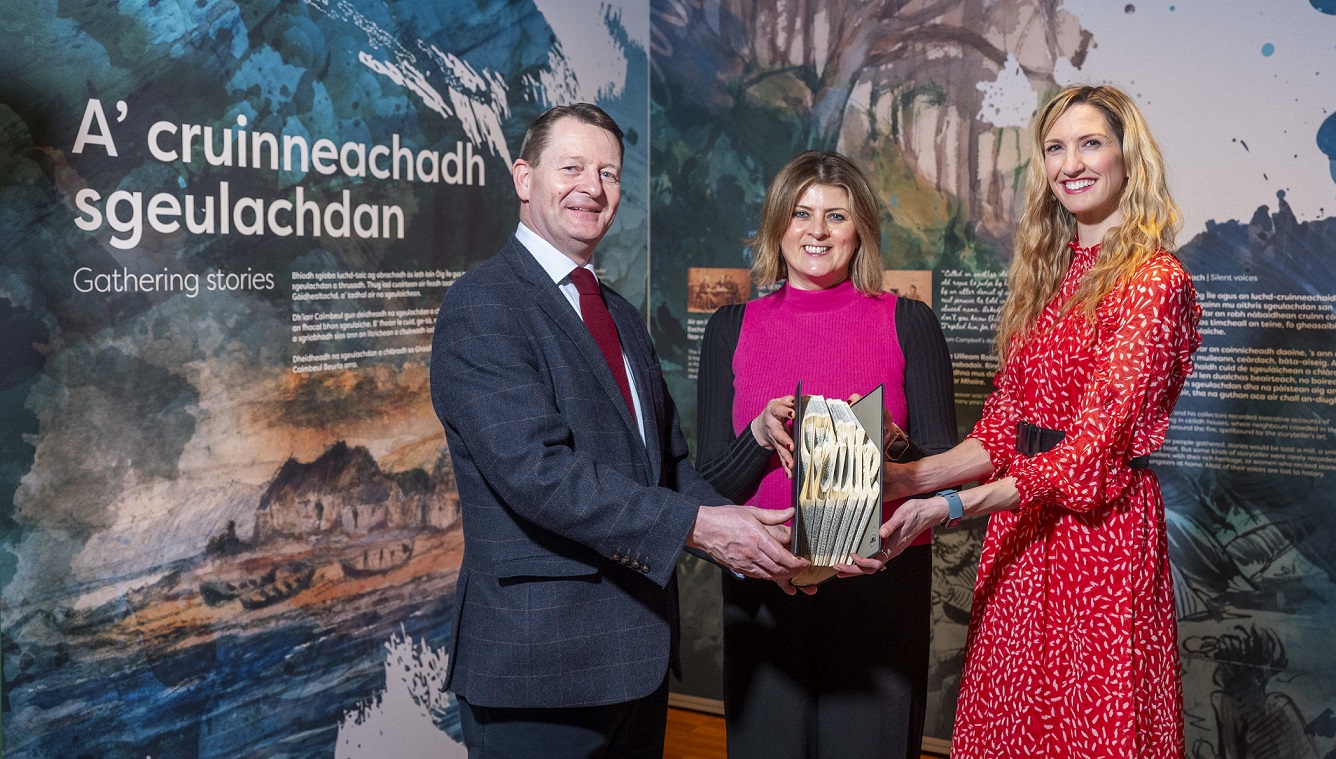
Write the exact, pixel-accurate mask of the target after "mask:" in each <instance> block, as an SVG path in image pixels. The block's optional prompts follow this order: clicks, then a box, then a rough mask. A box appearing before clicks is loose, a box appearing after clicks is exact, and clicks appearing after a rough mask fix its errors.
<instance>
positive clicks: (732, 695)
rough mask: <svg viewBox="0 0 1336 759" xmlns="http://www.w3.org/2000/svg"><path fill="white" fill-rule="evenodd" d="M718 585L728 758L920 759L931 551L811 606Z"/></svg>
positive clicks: (765, 590) (922, 549)
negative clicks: (721, 597)
mask: <svg viewBox="0 0 1336 759" xmlns="http://www.w3.org/2000/svg"><path fill="white" fill-rule="evenodd" d="M723 583H724V587H723V595H724V717H725V720H726V723H727V726H728V756H729V759H750V758H752V757H755V758H756V759H762V758H763V759H836V758H837V757H838V759H859V758H860V757H866V758H867V759H899V758H901V757H909V758H912V759H918V757H919V755H920V750H921V748H922V743H923V721H924V712H925V705H926V701H927V690H928V647H929V643H930V638H931V618H930V613H931V595H930V594H931V589H932V547H931V546H911V547H910V548H909V549H907V550H906V551H905V552H904V553H903V554H901V555H900V556H897V557H896V558H895V559H893V560H892V561H891V562H890V564H888V565H887V568H886V570H885V571H884V572H878V573H877V574H875V575H868V576H864V577H855V578H850V579H844V580H841V579H834V580H829V581H827V582H825V583H823V584H822V585H821V587H820V590H818V591H817V593H816V595H813V596H805V595H801V594H800V595H797V596H788V595H785V594H784V592H783V591H781V590H780V589H779V588H778V587H776V586H775V584H774V583H771V582H764V581H760V580H750V579H748V580H739V579H737V578H735V577H732V576H730V575H727V574H725V575H724V579H723Z"/></svg>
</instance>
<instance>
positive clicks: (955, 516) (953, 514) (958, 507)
mask: <svg viewBox="0 0 1336 759" xmlns="http://www.w3.org/2000/svg"><path fill="white" fill-rule="evenodd" d="M937 495H939V496H941V497H943V498H945V499H946V508H947V517H946V522H944V523H943V524H944V525H945V527H946V528H947V529H948V530H949V529H951V528H952V527H955V526H956V525H958V524H960V520H961V519H963V518H964V516H965V504H964V503H962V502H961V500H960V493H958V492H956V491H955V490H950V489H947V490H940V491H938V492H937Z"/></svg>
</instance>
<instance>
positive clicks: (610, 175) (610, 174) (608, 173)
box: [602, 171, 622, 182]
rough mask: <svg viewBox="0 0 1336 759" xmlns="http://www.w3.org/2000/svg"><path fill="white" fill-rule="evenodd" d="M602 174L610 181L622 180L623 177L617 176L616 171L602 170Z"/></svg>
mask: <svg viewBox="0 0 1336 759" xmlns="http://www.w3.org/2000/svg"><path fill="white" fill-rule="evenodd" d="M602 176H603V178H604V179H606V180H607V181H609V182H620V181H622V179H621V177H619V176H617V174H616V172H612V171H605V172H602Z"/></svg>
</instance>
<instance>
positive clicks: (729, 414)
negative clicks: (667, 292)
mask: <svg viewBox="0 0 1336 759" xmlns="http://www.w3.org/2000/svg"><path fill="white" fill-rule="evenodd" d="M745 309H746V306H745V305H742V304H737V305H728V306H724V307H722V308H720V309H719V310H717V311H715V312H714V315H713V316H711V317H710V321H709V323H707V324H706V325H705V337H704V339H703V340H702V341H701V352H700V378H699V380H698V381H697V384H696V471H698V472H700V475H701V476H702V477H704V478H705V481H706V482H708V483H710V485H711V486H713V487H714V489H715V490H717V491H719V494H720V495H722V496H724V497H725V498H727V499H729V500H730V501H732V502H734V503H741V502H742V501H744V500H746V499H747V498H748V497H749V496H750V495H751V494H752V492H753V491H754V490H755V489H756V486H757V484H758V483H759V482H760V481H761V478H762V477H764V476H765V473H766V471H767V470H768V464H769V462H770V457H771V456H773V455H774V453H773V452H772V451H770V450H768V449H766V448H763V447H762V446H761V444H760V443H757V442H756V438H755V436H753V435H752V434H751V431H750V430H743V431H742V434H741V435H734V434H733V353H734V352H735V351H736V350H737V347H738V336H739V335H740V334H741V332H742V316H743V314H744V313H745Z"/></svg>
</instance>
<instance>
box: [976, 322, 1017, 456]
mask: <svg viewBox="0 0 1336 759" xmlns="http://www.w3.org/2000/svg"><path fill="white" fill-rule="evenodd" d="M1015 347H1016V343H1015V342H1014V341H1013V343H1012V350H1011V351H1009V353H1010V354H1011V355H1013V356H1014V355H1015ZM1020 420H1021V412H1020V402H1019V392H1018V389H1017V387H1016V373H1015V372H1014V371H1013V370H1012V367H1011V365H1010V364H1009V363H1008V364H1004V365H1003V366H1001V367H999V368H998V370H997V373H996V374H994V375H993V392H992V393H991V394H990V395H989V396H988V399H987V400H986V401H984V404H983V416H981V417H980V418H979V421H978V422H977V423H976V424H975V425H974V430H973V431H972V432H970V434H969V437H971V438H974V439H975V440H978V441H979V442H980V443H981V444H983V448H984V450H985V451H986V452H987V453H988V460H989V461H990V462H991V463H992V465H993V479H996V478H997V477H999V476H1001V474H1002V473H1003V472H1005V471H1006V470H1007V468H1008V467H1010V466H1011V465H1012V464H1013V463H1015V462H1016V461H1017V460H1019V459H1021V458H1024V457H1023V456H1021V455H1020V454H1019V453H1017V452H1016V423H1017V422H1019V421H1020Z"/></svg>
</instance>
